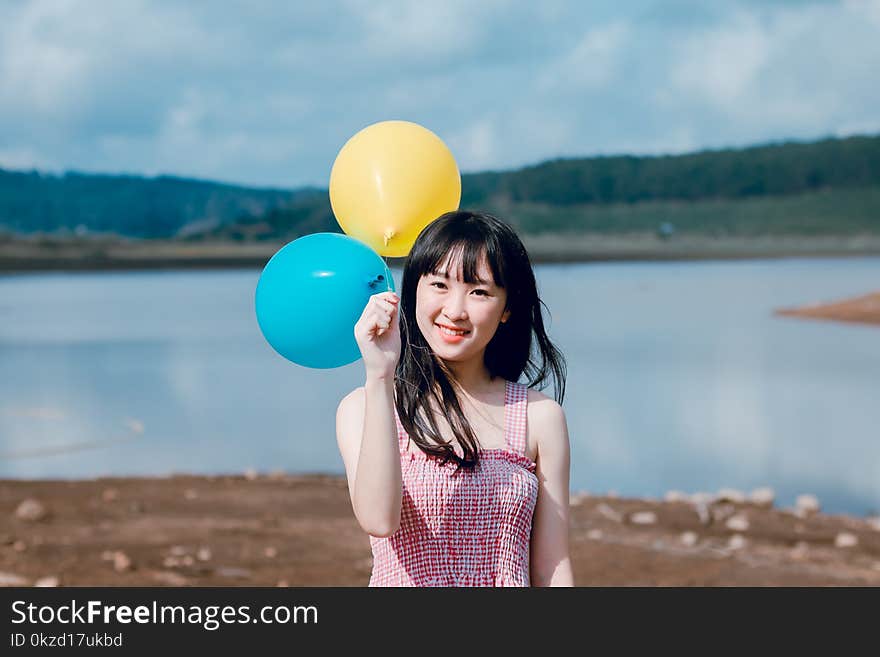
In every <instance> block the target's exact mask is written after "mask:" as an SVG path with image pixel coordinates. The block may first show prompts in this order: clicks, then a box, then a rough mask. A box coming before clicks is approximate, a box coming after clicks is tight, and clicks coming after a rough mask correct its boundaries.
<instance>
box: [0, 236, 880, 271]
mask: <svg viewBox="0 0 880 657" xmlns="http://www.w3.org/2000/svg"><path fill="white" fill-rule="evenodd" d="M523 241H524V243H525V245H526V247H527V248H528V250H529V253H530V255H531V257H532V259H533V260H534V261H535V262H539V263H546V262H603V261H625V260H707V259H709V260H723V259H747V258H782V257H826V256H827V257H832V256H865V255H880V236H876V235H866V236H854V237H850V236H839V237H833V236H832V237H754V238H734V237H725V238H712V237H703V236H685V235H682V236H676V237H675V238H674V239H670V240H662V239H659V238H658V237H656V236H655V235H651V234H645V235H641V234H640V235H581V234H575V235H564V234H541V235H524V236H523ZM282 246H284V243H283V242H277V243H276V242H253V243H236V242H213V243H187V242H175V241H165V240H127V241H119V240H113V239H108V240H103V241H102V240H100V239H91V240H89V239H83V240H72V239H71V240H61V239H58V240H54V239H43V240H36V239H21V240H12V241H7V242H4V243H0V272H19V271H53V270H62V271H77V270H82V271H92V270H94V271H101V270H132V269H209V268H234V267H238V268H245V267H247V268H258V267H263V266H264V265H265V264H266V262H268V260H269V258H271V257H272V255H274V254H275V253H276V252H277V251H278V249H280V248H281V247H282ZM391 264H392V265H397V266H399V265H401V264H402V259H391Z"/></svg>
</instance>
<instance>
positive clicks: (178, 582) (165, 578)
mask: <svg viewBox="0 0 880 657" xmlns="http://www.w3.org/2000/svg"><path fill="white" fill-rule="evenodd" d="M153 579H154V580H156V581H157V582H159V583H160V584H165V585H167V586H186V585H187V584H188V583H189V580H188V579H187V578H186V577H184V576H183V575H178V574H177V573H173V572H171V571H169V570H163V571H160V572H157V573H153Z"/></svg>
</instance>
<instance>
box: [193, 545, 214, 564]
mask: <svg viewBox="0 0 880 657" xmlns="http://www.w3.org/2000/svg"><path fill="white" fill-rule="evenodd" d="M210 558H211V550H209V549H208V548H206V547H202V548H199V549H198V552H196V559H198V560H199V561H208V560H209V559H210Z"/></svg>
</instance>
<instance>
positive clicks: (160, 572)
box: [0, 473, 880, 586]
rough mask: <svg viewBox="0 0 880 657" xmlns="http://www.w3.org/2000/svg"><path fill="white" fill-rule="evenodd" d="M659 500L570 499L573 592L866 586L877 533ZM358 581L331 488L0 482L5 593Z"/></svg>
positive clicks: (250, 481) (714, 502) (266, 479)
mask: <svg viewBox="0 0 880 657" xmlns="http://www.w3.org/2000/svg"><path fill="white" fill-rule="evenodd" d="M668 497H669V501H658V500H642V499H624V498H614V497H593V496H588V495H585V494H577V495H573V496H572V523H571V525H572V529H571V545H572V556H573V560H574V571H575V577H576V583H577V584H578V585H579V586H590V585H622V586H627V585H661V586H669V585H678V586H691V585H710V586H728V585H749V586H752V585H753V586H765V585H766V586H776V585H794V586H800V585H831V586H834V585H869V586H877V585H880V519H860V518H853V517H848V516H838V515H825V514H822V513H812V512H808V511H806V510H804V511H799V512H795V511H793V510H785V509H778V508H773V506H772V502H770V503H769V505H768V502H767V501H764V502H762V504H761V505H759V504H758V503H756V502H749V501H743V500H741V499H739V498H738V496H737V495H736V494H734V493H732V492H730V493H725V494H722V495H716V496H714V497H712V496H705V495H704V496H699V497H698V496H692V498H681V499H678V496H676V497H675V498H674V497H673V496H672V495H670V496H668ZM28 500H30V501H28ZM370 568H371V559H370V549H369V541H368V538H367V536H366V535H365V534H364V533H363V532H362V531H361V530H360V528H359V527H358V525H357V523H356V521H355V519H354V516H353V514H352V511H351V506H350V502H349V499H348V493H347V489H346V485H345V481H344V480H343V479H341V478H338V477H329V476H318V475H315V476H288V475H284V474H275V475H271V476H268V475H267V476H257V475H255V474H253V473H251V474H249V475H247V476H217V477H192V476H176V477H171V478H120V479H99V480H85V481H17V480H6V481H0V583H3V584H6V585H10V584H12V585H22V586H28V585H34V584H38V583H39V584H43V585H60V586H85V585H98V586H130V585H141V586H187V585H203V586H242V585H256V586H277V585H281V586H315V585H337V586H365V585H366V584H367V582H368V580H369V574H370Z"/></svg>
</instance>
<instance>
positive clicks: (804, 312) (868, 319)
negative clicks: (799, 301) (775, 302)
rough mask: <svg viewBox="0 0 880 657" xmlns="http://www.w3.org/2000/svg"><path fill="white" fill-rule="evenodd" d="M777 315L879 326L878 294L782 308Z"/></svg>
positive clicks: (879, 300) (879, 296)
mask: <svg viewBox="0 0 880 657" xmlns="http://www.w3.org/2000/svg"><path fill="white" fill-rule="evenodd" d="M776 314H777V315H784V316H787V317H804V318H810V319H827V320H835V321H839V322H855V323H858V324H876V325H880V292H872V293H871V294H865V295H863V296H860V297H854V298H851V299H843V300H841V301H832V302H827V303H825V302H823V303H815V304H810V305H807V306H801V307H799V308H783V309H781V310H778V311H776Z"/></svg>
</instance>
